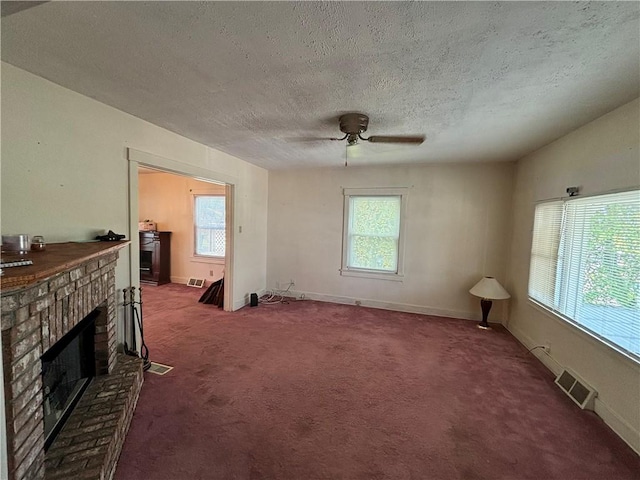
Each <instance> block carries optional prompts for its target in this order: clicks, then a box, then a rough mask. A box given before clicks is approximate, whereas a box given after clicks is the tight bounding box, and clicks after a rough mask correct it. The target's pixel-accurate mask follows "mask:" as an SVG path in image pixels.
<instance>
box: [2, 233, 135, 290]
mask: <svg viewBox="0 0 640 480" xmlns="http://www.w3.org/2000/svg"><path fill="white" fill-rule="evenodd" d="M129 243H130V242H129V241H128V240H123V241H118V242H84V243H82V242H66V243H50V244H48V245H47V248H46V250H44V251H41V252H32V253H28V254H27V255H21V256H18V255H15V259H21V258H25V259H27V260H32V261H33V265H27V266H24V267H11V268H5V269H4V275H2V277H0V288H1V289H2V292H3V293H6V292H9V291H10V290H15V289H17V288H22V287H27V286H29V285H31V284H33V283H35V282H37V281H39V280H43V279H45V278H48V277H52V276H53V275H56V274H58V273H60V272H64V271H65V270H71V269H72V268H74V267H76V266H78V265H80V264H82V263H84V262H86V261H88V260H91V259H93V258H97V257H100V256H102V255H106V254H108V253H110V252H115V251H117V250H120V249H121V248H123V247H124V246H126V245H128V244H129ZM12 257H13V255H5V256H3V260H4V261H11V260H12Z"/></svg>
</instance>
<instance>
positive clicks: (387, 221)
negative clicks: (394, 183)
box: [341, 188, 407, 280]
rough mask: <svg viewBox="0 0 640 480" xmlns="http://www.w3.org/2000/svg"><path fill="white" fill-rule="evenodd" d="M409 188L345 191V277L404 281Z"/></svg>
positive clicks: (343, 251)
mask: <svg viewBox="0 0 640 480" xmlns="http://www.w3.org/2000/svg"><path fill="white" fill-rule="evenodd" d="M406 199H407V189H406V188H380V189H345V190H344V227H343V233H344V236H343V248H342V270H341V272H342V275H347V276H362V277H370V278H386V279H391V280H401V279H402V276H403V240H404V239H403V236H404V235H403V232H404V211H405V208H406Z"/></svg>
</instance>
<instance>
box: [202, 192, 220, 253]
mask: <svg viewBox="0 0 640 480" xmlns="http://www.w3.org/2000/svg"><path fill="white" fill-rule="evenodd" d="M194 201H195V208H194V228H195V254H196V255H202V256H207V257H224V254H225V198H224V195H196V196H195V199H194Z"/></svg>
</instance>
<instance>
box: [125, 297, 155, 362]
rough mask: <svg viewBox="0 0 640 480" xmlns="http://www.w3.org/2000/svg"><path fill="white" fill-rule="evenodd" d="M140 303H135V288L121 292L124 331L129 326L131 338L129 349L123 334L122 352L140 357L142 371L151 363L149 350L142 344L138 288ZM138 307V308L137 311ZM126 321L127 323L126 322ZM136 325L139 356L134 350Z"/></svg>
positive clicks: (140, 305) (142, 333)
mask: <svg viewBox="0 0 640 480" xmlns="http://www.w3.org/2000/svg"><path fill="white" fill-rule="evenodd" d="M138 292H139V297H140V301H136V287H129V288H125V289H123V290H122V294H123V297H124V302H123V304H122V305H123V306H124V307H125V309H124V311H125V329H126V327H127V326H129V332H128V333H129V336H130V338H131V349H129V346H128V345H127V332H125V342H124V351H125V353H126V354H127V355H131V356H134V357H140V358H142V360H143V361H144V364H143V367H142V368H143V370H145V371H146V370H149V368H150V367H151V362H150V361H149V348H148V347H147V345H146V343H144V327H143V322H142V288H138ZM138 306H139V307H140V309H139V311H138ZM126 307H129V309H128V310H129V312H128V313H129V318H128V319H127V318H126V317H127V308H126ZM127 320H128V321H127ZM136 324H137V326H138V329H139V330H140V354H138V352H137V350H136Z"/></svg>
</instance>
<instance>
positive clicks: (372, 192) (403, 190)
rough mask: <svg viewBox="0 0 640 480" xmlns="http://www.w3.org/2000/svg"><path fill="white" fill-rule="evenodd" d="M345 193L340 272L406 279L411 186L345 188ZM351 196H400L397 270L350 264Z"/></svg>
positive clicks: (356, 275) (370, 276)
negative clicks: (405, 268) (407, 219)
mask: <svg viewBox="0 0 640 480" xmlns="http://www.w3.org/2000/svg"><path fill="white" fill-rule="evenodd" d="M343 195H344V219H343V227H342V267H341V269H340V274H341V275H342V276H346V277H361V278H374V279H380V280H391V281H397V282H401V281H403V279H404V243H405V227H406V225H405V224H406V212H407V200H408V196H409V188H407V187H397V188H345V189H344V190H343ZM351 197H400V229H399V233H398V251H397V255H398V258H397V266H396V271H395V272H388V271H381V270H374V269H364V268H354V267H350V266H349V240H350V239H349V220H350V214H351V212H350V204H351V202H350V199H351Z"/></svg>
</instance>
